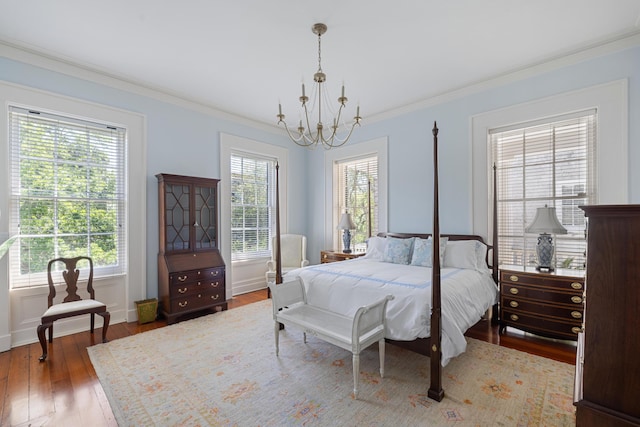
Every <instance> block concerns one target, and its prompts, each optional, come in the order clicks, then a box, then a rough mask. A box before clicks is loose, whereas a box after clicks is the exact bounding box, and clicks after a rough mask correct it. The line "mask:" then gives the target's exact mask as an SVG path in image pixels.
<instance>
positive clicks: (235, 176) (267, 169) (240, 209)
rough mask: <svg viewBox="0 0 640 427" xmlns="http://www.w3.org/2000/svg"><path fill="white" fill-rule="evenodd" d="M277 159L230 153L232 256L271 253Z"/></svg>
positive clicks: (241, 258)
mask: <svg viewBox="0 0 640 427" xmlns="http://www.w3.org/2000/svg"><path fill="white" fill-rule="evenodd" d="M275 164H276V161H275V159H267V158H264V157H260V156H256V155H251V154H247V153H239V152H234V153H232V154H231V259H232V260H233V261H239V260H247V259H254V258H264V257H269V256H271V247H270V241H271V235H272V223H273V221H272V216H275Z"/></svg>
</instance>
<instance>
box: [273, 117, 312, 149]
mask: <svg viewBox="0 0 640 427" xmlns="http://www.w3.org/2000/svg"><path fill="white" fill-rule="evenodd" d="M280 123H282V124H283V125H284V128H285V130H286V131H287V134H289V138H291V140H292V141H293V142H295V143H296V144H298V145H299V146H301V147H310V146H311V145H313V144H312V143H307V144H305V143H300V141H306V140H307V139H306V138H305V135H304V134H303V133H301V134H300V136H298V137H295V136H294V135H293V134H292V133H291V130H289V126H287V122H285V121H284V120H280V121H279V122H278V124H280Z"/></svg>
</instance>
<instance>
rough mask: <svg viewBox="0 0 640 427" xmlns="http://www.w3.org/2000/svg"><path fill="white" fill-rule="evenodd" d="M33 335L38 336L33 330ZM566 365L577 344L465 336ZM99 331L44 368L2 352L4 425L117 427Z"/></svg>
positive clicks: (259, 296)
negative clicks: (98, 357)
mask: <svg viewBox="0 0 640 427" xmlns="http://www.w3.org/2000/svg"><path fill="white" fill-rule="evenodd" d="M266 295H267V293H266V290H262V291H256V292H251V293H248V294H244V295H239V296H236V297H234V298H233V299H232V300H231V301H229V309H233V308H236V307H240V306H242V305H245V304H250V303H253V302H257V301H261V300H264V299H265V298H266ZM163 326H166V321H164V320H157V321H155V322H152V323H147V324H144V325H138V324H137V323H135V322H134V323H118V324H115V325H111V326H109V334H108V338H109V340H115V339H118V338H122V337H126V336H129V335H134V334H138V333H141V332H145V331H149V330H152V329H156V328H161V327H163ZM34 334H35V331H34ZM466 335H467V336H469V337H472V338H476V339H479V340H483V341H487V342H490V343H493V344H497V345H501V346H505V347H510V348H514V349H517V350H521V351H526V352H529V353H533V354H537V355H540V356H544V357H548V358H551V359H555V360H559V361H562V362H566V363H572V364H573V363H575V349H576V347H575V344H573V343H567V342H564V341H556V340H547V339H543V338H539V337H535V336H533V335H530V334H524V333H522V332H518V331H516V330H513V329H508V330H507V332H506V333H504V334H502V335H500V334H498V328H497V326H492V325H491V322H489V321H480V322H479V323H478V324H477V325H475V326H473V327H472V328H471V329H470V330H469V331H468V332H467V334H466ZM100 337H101V330H96V331H95V332H94V334H93V335H91V334H90V333H89V332H88V331H87V332H82V333H78V334H74V335H68V336H65V337H55V336H54V340H53V344H52V345H50V347H49V356H48V359H47V362H45V363H40V362H39V361H38V358H39V357H40V355H41V353H42V351H41V348H40V344H38V343H34V344H29V345H25V346H21V347H16V348H13V349H11V350H9V351H5V352H3V353H0V395H1V396H2V400H1V401H0V426H44V425H47V426H59V425H60V426H62V425H64V426H76V425H77V426H89V425H90V426H116V425H117V423H116V421H115V417H114V415H113V412H112V411H111V407H110V406H109V401H108V400H107V397H106V395H105V393H104V391H103V389H102V386H101V385H100V381H99V380H98V377H97V376H96V373H95V371H94V369H93V366H92V365H91V361H90V360H89V355H88V353H87V350H86V348H87V347H88V346H90V345H93V344H96V343H98V342H99V341H100Z"/></svg>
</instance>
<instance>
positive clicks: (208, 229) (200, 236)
mask: <svg viewBox="0 0 640 427" xmlns="http://www.w3.org/2000/svg"><path fill="white" fill-rule="evenodd" d="M194 193H195V194H194V202H195V206H194V214H195V223H194V232H195V248H196V249H214V248H216V242H217V236H216V232H217V230H216V226H217V224H218V222H217V221H218V220H217V217H216V215H217V209H216V206H217V194H216V188H215V187H199V186H196V187H195V188H194Z"/></svg>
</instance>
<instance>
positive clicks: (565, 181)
mask: <svg viewBox="0 0 640 427" xmlns="http://www.w3.org/2000/svg"><path fill="white" fill-rule="evenodd" d="M596 126H597V114H596V111H595V110H590V111H583V112H579V113H572V114H568V115H564V116H561V117H554V118H551V119H547V120H544V121H538V122H533V123H528V124H525V125H519V126H514V127H509V128H500V129H494V130H490V131H489V139H490V145H491V150H492V159H493V163H494V164H495V165H496V171H497V180H496V183H497V205H498V247H499V249H500V250H499V256H500V260H499V263H500V264H512V265H523V266H531V265H536V251H535V248H536V244H537V238H538V235H537V234H528V233H525V228H526V227H527V225H529V224H530V223H531V222H532V221H533V219H534V217H535V213H536V209H537V208H539V207H543V206H545V205H548V206H550V207H555V208H556V214H557V216H558V220H559V221H560V223H561V224H562V225H563V226H564V227H565V228H566V229H567V234H563V235H555V236H554V242H555V259H556V266H558V267H564V268H574V269H582V268H584V263H585V250H586V238H585V217H584V213H583V211H582V210H581V209H579V206H581V205H585V204H591V203H596V201H597V188H596V183H597V171H596V164H597V163H596V158H595V156H596V135H597V132H596Z"/></svg>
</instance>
